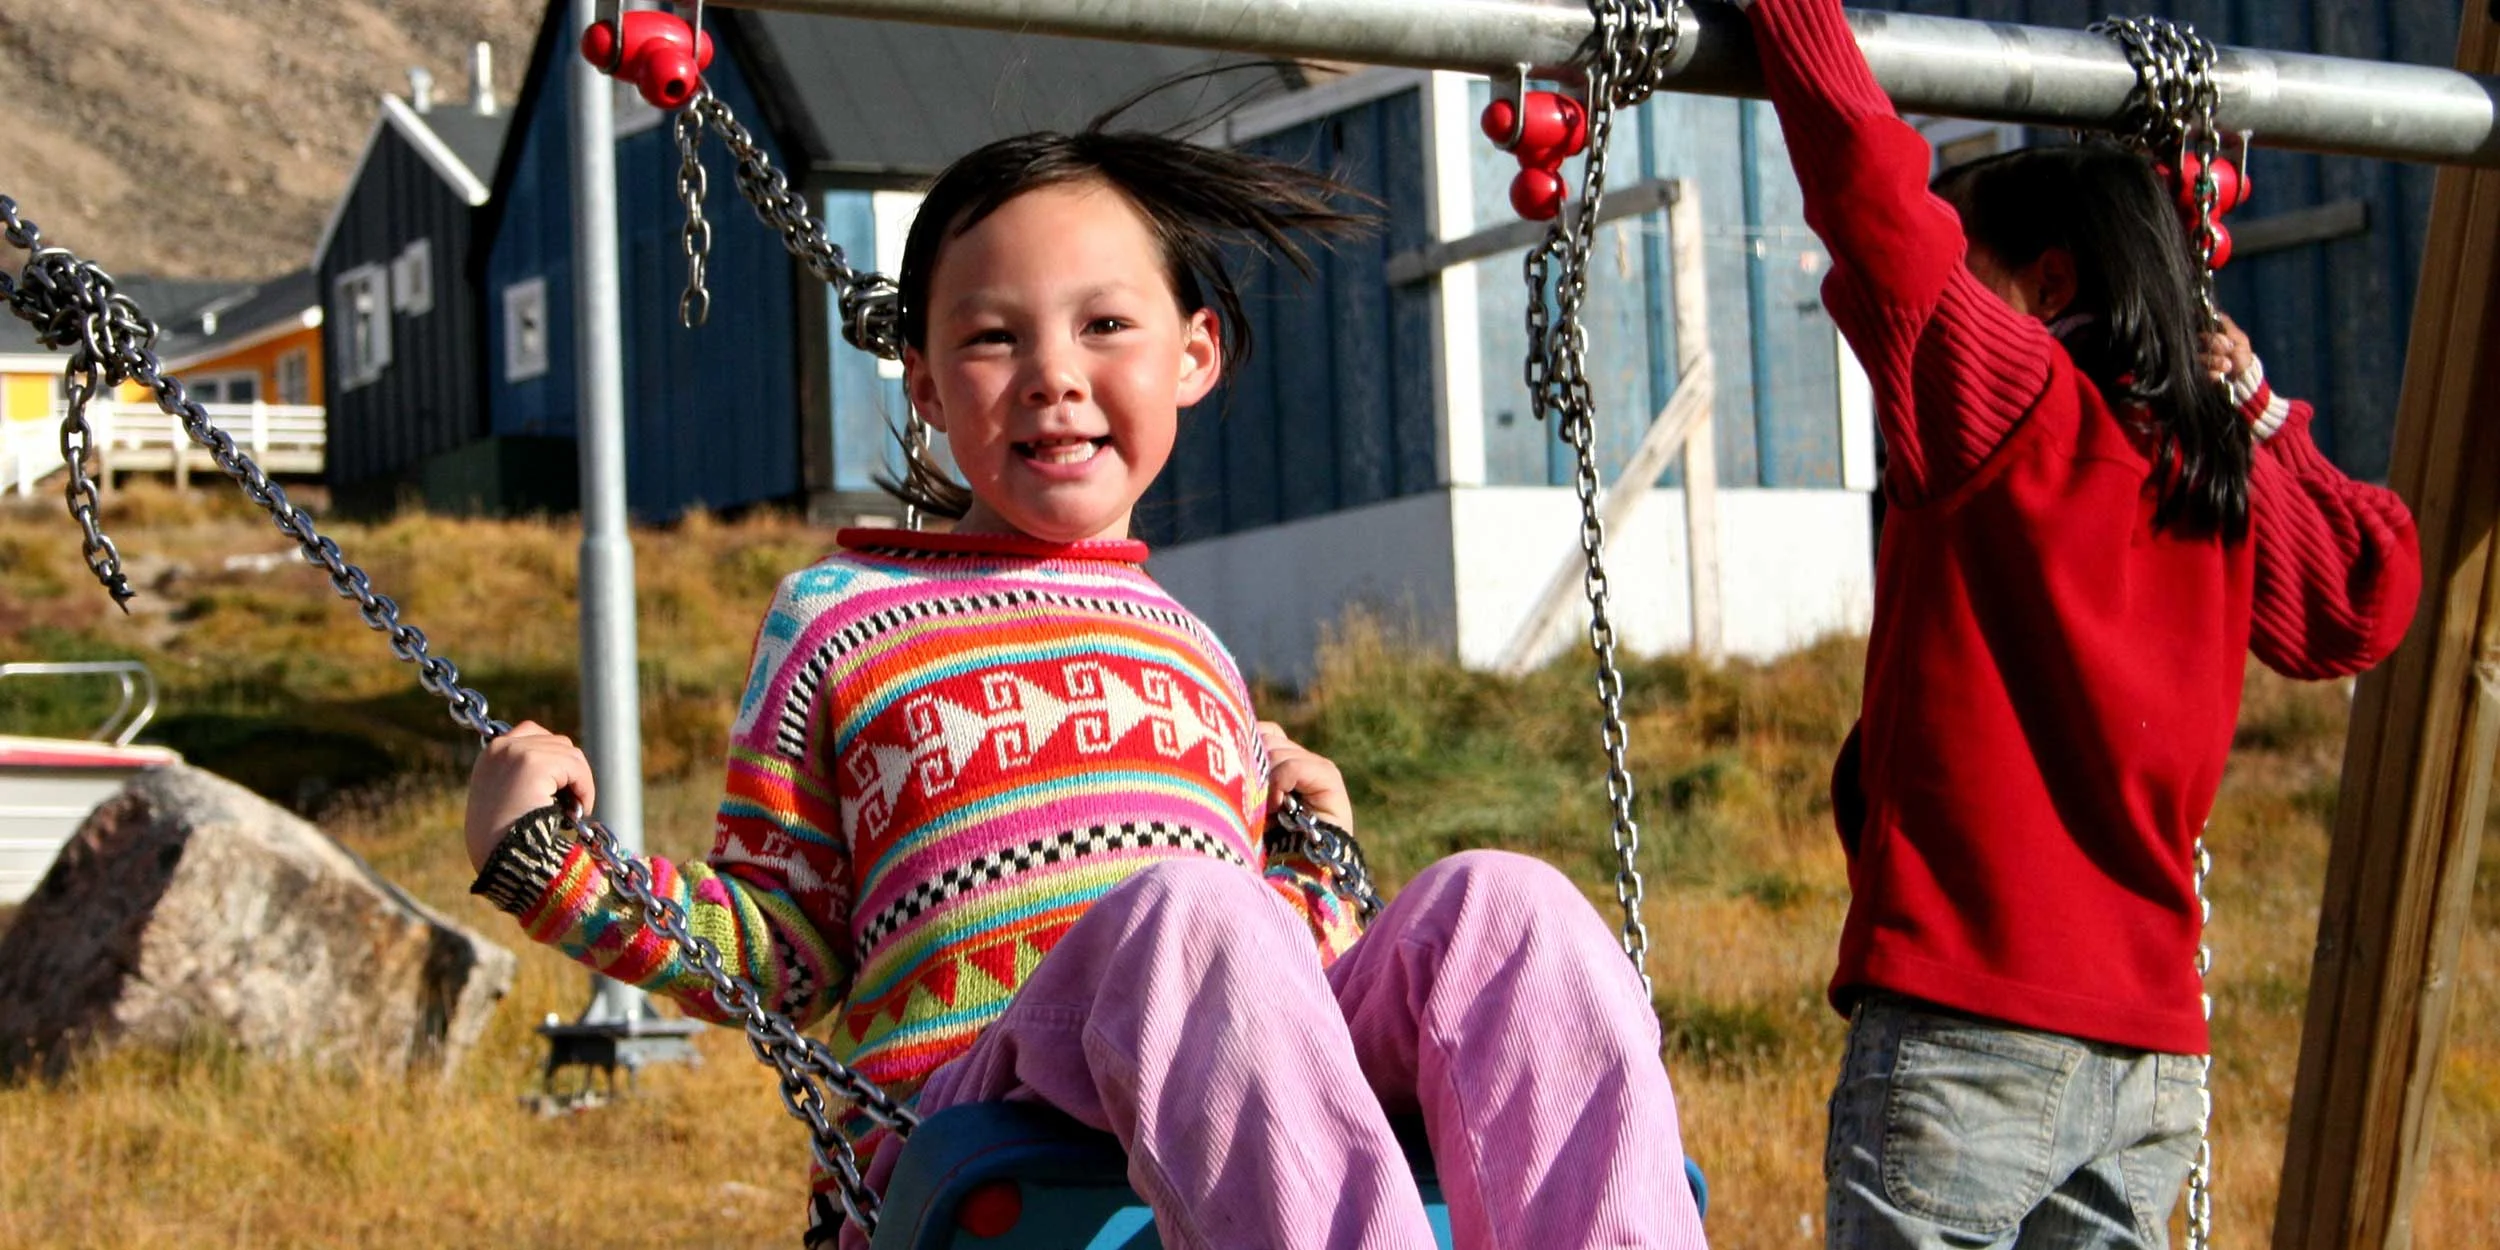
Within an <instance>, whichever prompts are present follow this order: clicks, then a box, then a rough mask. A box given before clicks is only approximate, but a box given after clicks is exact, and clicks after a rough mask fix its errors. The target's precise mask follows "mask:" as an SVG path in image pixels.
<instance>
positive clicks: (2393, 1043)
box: [2225, 4, 2500, 1250]
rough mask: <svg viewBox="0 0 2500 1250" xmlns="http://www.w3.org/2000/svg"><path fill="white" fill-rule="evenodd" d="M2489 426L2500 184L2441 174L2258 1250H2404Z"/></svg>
mask: <svg viewBox="0 0 2500 1250" xmlns="http://www.w3.org/2000/svg"><path fill="white" fill-rule="evenodd" d="M2457 63H2458V65H2459V66H2460V67H2464V68H2470V69H2473V70H2476V71H2479V72H2484V73H2489V72H2492V71H2494V70H2500V23H2495V21H2494V19H2493V15H2492V13H2491V11H2490V8H2489V7H2487V6H2486V5H2483V4H2468V5H2466V6H2465V9H2464V22H2463V29H2462V30H2461V31H2460V34H2459V40H2458V53H2457ZM2496 411H2500V174H2495V173H2490V172H2479V171H2468V170H2444V171H2442V172H2441V173H2440V175H2439V186H2438V192H2437V194H2436V196H2435V198H2434V200H2433V203H2432V210H2431V233H2430V246H2429V248H2428V250H2427V252H2426V254H2425V255H2424V257H2423V269H2422V283H2421V289H2420V296H2419V298H2418V301H2417V303H2416V306H2415V309H2414V319H2413V344H2412V348H2411V352H2410V356H2409V358H2408V360H2407V362H2406V368H2405V386H2404V396H2403V399H2402V401H2401V403H2400V405H2399V409H2398V413H2399V419H2398V423H2397V436H2396V451H2395V461H2394V465H2393V467H2392V469H2391V472H2390V479H2391V483H2392V484H2393V485H2394V486H2395V488H2396V489H2397V490H2398V491H2399V492H2400V493H2401V494H2403V496H2404V497H2405V500H2406V501H2407V502H2408V503H2410V504H2411V505H2412V507H2413V511H2414V516H2415V519H2416V521H2417V522H2418V523H2419V526H2420V530H2421V536H2422V565H2423V588H2422V602H2421V607H2420V609H2419V611H2418V612H2417V613H2416V616H2415V619H2414V626H2413V632H2412V634H2411V635H2410V636H2409V637H2408V638H2407V640H2406V642H2405V645H2404V646H2403V647H2402V648H2401V649H2399V650H2398V651H2397V653H2396V655H2395V656H2394V658H2392V659H2391V660H2390V661H2389V662H2388V663H2386V664H2384V665H2382V666H2380V668H2379V669H2378V670H2377V671H2375V672H2372V673H2370V674H2368V675H2367V676H2365V677H2364V678H2363V679H2362V681H2361V686H2360V691H2359V694H2358V696H2357V697H2356V699H2355V702H2354V707H2353V721H2352V731H2351V735H2350V737H2349V739H2348V740H2347V742H2346V745H2345V752H2344V783H2343V790H2342V794H2341V797H2340V800H2339V802H2338V803H2337V805H2336V818H2335V840H2334V845H2333V849H2332V850H2331V851H2330V852H2329V856H2328V861H2327V884H2326V896H2325V901H2324V905H2323V906H2322V907H2321V908H2320V911H2319V916H2318V945H2317V952H2316V959H2315V964H2314V966H2313V968H2312V970H2311V973H2310V984H2309V1010H2308V1021H2307V1029H2306V1032H2305V1034H2304V1036H2303V1039H2302V1044H2301V1057H2300V1068H2299V1073H2298V1078H2297V1083H2296V1085H2295V1087H2294V1090H2293V1099H2292V1118H2291V1123H2290V1126H2289V1131H2288V1134H2287V1137H2288V1140H2287V1142H2286V1145H2285V1149H2284V1158H2283V1181H2282V1190H2281V1197H2280V1199H2279V1202H2278V1205H2277V1207H2276V1211H2275V1225H2274V1247H2275V1250H2330V1248H2332V1250H2355V1248H2358V1250H2399V1248H2400V1247H2404V1246H2406V1245H2408V1244H2409V1242H2410V1240H2411V1236H2412V1209H2413V1201H2414V1197H2415V1195H2416V1193H2417V1192H2418V1191H2419V1190H2420V1188H2421V1183H2422V1177H2423V1174H2424V1172H2425V1170H2426V1168H2427V1165H2428V1157H2427V1153H2428V1152H2427V1147H2428V1136H2429V1128H2430V1120H2431V1115H2430V1112H2431V1102H2432V1099H2433V1098H2434V1097H2435V1096H2436V1093H2437V1088H2438V1075H2439V1065H2440V1058H2441V1052H2442V1050H2443V1048H2444V1046H2445V1043H2446V1038H2447V1031H2448V1016H2449V1008H2450V1005H2451V1003H2452V1001H2453V999H2454V996H2455V989H2456V964H2457V958H2458V947H2459V944H2460V941H2461V938H2462V935H2463V932H2464V929H2465V926H2466V924H2467V922H2468V919H2469V916H2470V908H2471V904H2472V900H2473V889H2474V866H2475V861H2476V858H2477V857H2478V855H2479V854H2480V852H2481V847H2482V835H2483V821H2484V813H2485V810H2486V804H2487V802H2488V801H2489V797H2490V790H2491V774H2492V761H2493V753H2494V750H2495V748H2500V562H2495V561H2494V560H2493V558H2492V557H2493V545H2494V527H2495V523H2500V421H2494V420H2493V419H2492V414H2493V413H2494V412H2496ZM2225 1096H2226V1097H2227V1096H2228V1094H2227V1091H2226V1093H2225Z"/></svg>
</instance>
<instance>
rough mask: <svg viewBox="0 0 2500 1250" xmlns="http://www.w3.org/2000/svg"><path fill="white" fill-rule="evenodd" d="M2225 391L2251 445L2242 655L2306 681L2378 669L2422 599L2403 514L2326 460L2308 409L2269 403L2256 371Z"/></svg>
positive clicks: (2408, 518)
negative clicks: (2236, 403)
mask: <svg viewBox="0 0 2500 1250" xmlns="http://www.w3.org/2000/svg"><path fill="white" fill-rule="evenodd" d="M2233 394H2234V397H2235V398H2238V399H2239V400H2240V412H2241V415H2242V416H2244V417H2246V418H2247V419H2248V421H2249V423H2250V429H2251V430H2252V431H2253V432H2254V433H2255V435H2256V437H2257V452H2256V457H2255V462H2254V464H2253V465H2252V466H2251V469H2250V473H2249V484H2248V490H2249V541H2250V542H2252V543H2255V544H2256V553H2255V554H2256V562H2257V575H2256V588H2255V601H2256V602H2255V608H2254V617H2255V619H2254V622H2253V626H2252V629H2251V631H2250V635H2249V649H2250V650H2251V651H2253V652H2255V653H2256V656H2257V658H2258V659H2259V660H2260V661H2262V662H2263V663H2264V664H2265V665H2266V667H2268V668H2271V669H2273V670H2275V671H2276V672H2279V673H2282V674H2284V675H2285V676H2287V677H2297V678H2303V679H2309V680H2316V679H2320V678H2327V677H2344V676H2349V675H2351V674H2354V673H2358V672H2361V671H2362V670H2364V669H2367V668H2370V667H2371V666H2373V665H2376V664H2377V663H2378V662H2379V661H2381V660H2383V659H2386V658H2387V655H2388V653H2389V652H2391V651H2394V650H2395V649H2396V645H2397V644H2398V643H2401V642H2403V641H2404V636H2405V630H2406V629H2407V628H2408V627H2409V626H2410V625H2411V624H2412V623H2413V607H2414V602H2415V600H2416V599H2417V598H2418V597H2419V596H2420V595H2421V591H2422V552H2421V547H2420V545H2419V539H2418V537H2417V536H2416V534H2415V532H2414V527H2413V513H2412V512H2411V511H2410V510H2409V509H2407V508H2406V507H2405V504H2404V500H2402V499H2399V498H2397V496H2396V493H2395V492H2394V491H2391V490H2388V489H2386V488H2384V487H2379V486H2370V485H2367V484H2364V483H2361V482H2356V481H2353V480H2352V479H2351V478H2348V477H2346V476H2344V474H2343V472H2342V471H2341V470H2339V469H2337V468H2336V467H2335V466H2334V465H2333V464H2332V463H2330V462H2329V461H2328V460H2327V458H2326V457H2325V456H2324V455H2323V454H2321V453H2320V452H2319V451H2318V445H2317V443H2316V442H2315V441H2313V440H2312V439H2311V438H2310V436H2309V427H2310V424H2311V422H2312V421H2313V420H2314V419H2315V414H2314V413H2313V412H2312V411H2311V409H2310V406H2309V405H2308V404H2307V403H2304V402H2302V401H2299V400H2286V399H2283V398H2281V397H2279V396H2277V395H2276V394H2275V393H2274V391H2273V389H2272V388H2271V387H2269V386H2268V385H2267V384H2266V382H2265V374H2264V370H2263V368H2262V366H2261V367H2259V368H2257V369H2255V370H2252V371H2251V373H2250V375H2249V376H2248V377H2246V378H2244V379H2235V380H2234V382H2233Z"/></svg>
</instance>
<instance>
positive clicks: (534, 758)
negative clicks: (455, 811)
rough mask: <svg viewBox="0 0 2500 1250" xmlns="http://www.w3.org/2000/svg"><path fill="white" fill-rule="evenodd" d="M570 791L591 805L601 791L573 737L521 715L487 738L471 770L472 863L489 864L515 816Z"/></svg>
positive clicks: (585, 807)
mask: <svg viewBox="0 0 2500 1250" xmlns="http://www.w3.org/2000/svg"><path fill="white" fill-rule="evenodd" d="M566 791H570V792H572V795H573V797H574V798H576V799H578V800H580V801H581V805H582V811H583V812H584V813H588V812H589V811H590V805H591V800H593V799H594V798H596V797H598V795H597V792H596V789H595V787H594V786H593V784H592V782H591V777H590V759H589V757H588V756H585V755H583V754H582V749H581V748H580V747H577V746H575V745H573V740H572V739H571V738H567V737H565V736H564V735H562V734H559V733H552V732H550V731H549V730H548V729H547V728H546V727H545V726H543V725H540V724H538V723H537V722H535V721H523V722H521V723H520V724H518V725H515V726H513V727H512V732H510V733H507V734H505V735H504V736H502V737H500V738H497V739H495V740H494V741H493V742H490V743H487V744H486V751H485V753H484V754H482V755H480V756H478V757H477V767H476V768H474V769H472V770H470V772H469V817H468V821H467V836H468V846H469V866H470V867H472V868H476V869H484V868H485V867H486V859H487V857H488V856H490V855H493V854H494V853H495V845H496V844H497V843H499V842H501V841H503V836H504V834H505V833H506V832H507V831H508V830H510V829H511V828H512V826H513V824H514V822H516V821H518V820H520V819H521V818H522V817H523V816H527V815H529V814H530V813H531V812H534V811H537V810H538V809H539V808H542V807H545V806H547V804H549V803H550V802H553V801H555V800H556V797H557V796H558V795H560V794H562V793H564V792H566Z"/></svg>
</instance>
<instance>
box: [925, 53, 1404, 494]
mask: <svg viewBox="0 0 2500 1250" xmlns="http://www.w3.org/2000/svg"><path fill="white" fill-rule="evenodd" d="M1130 103H1134V101H1131V102H1130ZM1127 107H1128V105H1127V104H1123V105H1122V106H1120V107H1119V108H1115V109H1113V110H1112V111H1111V112H1110V113H1106V114H1105V115H1104V116H1102V117H1098V118H1096V119H1095V120H1094V121H1093V122H1092V123H1091V124H1089V125H1088V126H1086V128H1085V129H1083V130H1081V131H1078V132H1077V133H1075V134H1060V133H1055V132H1049V131H1044V132H1039V133H1035V134H1027V135H1018V136H1016V137H1014V138H1010V139H1001V140H998V141H997V142H994V143H991V144H989V145H987V146H985V147H982V148H979V149H977V150H975V151H973V152H971V153H970V154H968V155H966V156H964V157H963V158H962V159H960V160H958V161H956V162H955V163H954V164H953V165H950V166H948V167H947V169H946V172H944V173H942V174H939V175H938V178H937V181H936V182H934V183H932V184H930V187H929V190H928V194H927V197H926V198H925V199H923V200H922V201H921V204H920V211H919V213H918V215H916V216H915V217H913V219H912V223H911V233H910V235H909V236H907V237H906V239H905V241H904V244H903V271H902V274H901V275H900V277H899V278H898V279H897V280H896V284H897V285H898V286H899V287H900V288H901V301H900V305H901V306H900V313H901V322H902V332H903V342H904V343H905V344H906V345H908V346H910V347H913V348H915V349H923V350H925V349H926V347H927V339H928V332H929V307H928V301H929V278H930V275H931V273H932V272H933V271H934V270H935V269H936V268H937V258H938V251H939V249H940V248H942V247H944V246H945V244H946V243H947V242H948V241H949V240H952V239H954V238H956V237H958V236H960V235H962V234H963V233H964V232H965V231H967V230H970V229H972V228H973V227H974V226H976V225H979V224H980V223H981V221H982V219H984V218H986V217H988V216H989V215H990V214H991V213H994V212H996V211H998V209H999V208H1000V207H1001V206H1003V205H1005V204H1006V203H1007V202H1008V201H1009V200H1012V199H1014V198H1016V197H1017V196H1019V195H1023V194H1025V193H1026V192H1028V191H1035V190H1039V189H1041V188H1043V187H1050V186H1060V185H1065V184H1068V183H1079V182H1091V183H1099V184H1101V185H1104V186H1108V187H1110V188H1112V189H1113V190H1116V191H1118V192H1119V193H1120V194H1122V195H1124V196H1126V197H1128V200H1129V202H1130V203H1131V204H1134V205H1136V206H1137V210H1138V212H1139V213H1141V214H1142V215H1144V217H1145V219H1146V222H1147V224H1148V226H1149V227H1150V228H1151V229H1152V230H1153V232H1154V236H1155V240H1156V241H1157V242H1158V243H1159V244H1161V245H1162V248H1163V262H1164V267H1165V269H1166V271H1167V272H1168V274H1169V276H1170V278H1171V282H1172V291H1173V293H1174V294H1175V295H1176V296H1177V297H1178V299H1179V302H1180V308H1181V312H1182V313H1183V314H1184V315H1187V314H1192V313H1196V312H1198V311H1199V310H1201V309H1204V308H1208V307H1210V306H1212V307H1213V308H1214V309H1215V312H1216V323H1217V326H1218V332H1217V342H1218V343H1219V344H1220V345H1221V348H1222V352H1223V366H1224V373H1225V375H1226V376H1230V375H1231V374H1232V371H1233V370H1234V369H1235V368H1236V367H1238V366H1239V365H1240V364H1241V363H1242V362H1243V361H1245V360H1247V359H1249V355H1250V318H1249V316H1248V314H1247V312H1246V311H1245V310H1244V308H1243V307H1242V302H1241V290H1240V288H1239V287H1238V286H1237V285H1235V283H1234V281H1233V275H1232V273H1231V271H1230V270H1229V269H1228V268H1227V267H1226V266H1225V264H1224V254H1223V253H1224V248H1225V246H1226V245H1228V244H1231V245H1241V246H1247V247H1248V248H1250V249H1252V250H1254V251H1256V252H1259V253H1263V254H1265V255H1268V256H1271V257H1276V258H1281V259H1283V260H1284V261H1286V262H1287V263H1289V264H1291V265H1292V266H1293V267H1294V268H1295V269H1296V270H1297V271H1299V272H1300V273H1301V274H1302V276H1303V277H1305V278H1309V277H1311V276H1312V275H1313V274H1314V273H1316V272H1317V271H1316V269H1315V268H1314V267H1313V265H1312V263H1311V257H1310V255H1309V253H1307V252H1306V251H1304V250H1303V247H1302V245H1301V244H1300V243H1299V242H1298V241H1296V239H1295V237H1294V234H1295V232H1296V231H1304V232H1309V233H1313V234H1319V235H1340V234H1348V233H1353V232H1356V231H1359V230H1361V229H1363V228H1365V227H1367V226H1368V225H1369V224H1370V223H1371V220H1372V219H1371V217H1370V216H1369V215H1368V214H1366V213H1364V212H1361V211H1359V210H1348V209H1343V208H1340V207H1338V204H1339V202H1341V201H1349V200H1351V201H1355V202H1358V203H1359V202H1368V201H1367V197H1364V196H1362V195H1361V194H1359V193H1357V192H1355V191H1353V190H1352V189H1351V188H1348V187H1346V186H1345V185H1344V184H1342V183H1339V182H1337V181H1336V180H1335V179H1332V178H1329V177H1326V176H1324V175H1321V174H1318V173H1314V172H1312V171H1311V170H1308V169H1304V168H1302V167H1301V166H1299V165H1293V164H1289V163H1287V162H1284V161H1279V160H1272V159H1269V158H1267V157H1262V156H1254V155H1251V154H1249V153H1246V152H1240V151H1234V150H1230V149H1225V148H1215V147H1206V146H1201V145H1199V144H1197V143H1192V142H1189V141H1187V140H1184V139H1178V138H1172V137H1168V136H1165V135H1162V134H1154V133H1147V132H1142V131H1113V130H1107V129H1105V128H1104V127H1105V125H1106V124H1107V123H1108V122H1109V121H1110V120H1111V119H1112V118H1113V117H1115V116H1116V115H1118V114H1119V113H1120V112H1121V111H1122V110H1124V109H1125V108H1127ZM878 484H879V485H881V486H883V487H885V489H886V490H887V492H888V493H890V494H892V495H894V496H895V497H896V498H899V499H901V500H902V501H903V502H905V503H907V504H910V505H912V506H913V507H916V508H919V509H920V510H921V511H924V512H928V513H932V514H934V515H937V516H944V517H953V518H956V519H961V518H962V517H963V515H964V514H965V513H966V512H967V511H969V510H970V509H971V506H972V492H970V491H969V490H967V489H965V488H964V486H963V484H962V483H960V482H957V481H955V480H954V479H953V478H952V477H950V476H948V475H947V473H946V471H945V470H944V469H943V468H941V467H939V465H938V464H937V462H936V459H935V458H934V456H932V455H930V454H928V453H925V452H924V453H921V454H917V455H911V456H909V457H908V458H907V461H906V463H905V466H904V477H903V480H901V481H899V482H897V481H893V480H891V479H887V478H884V477H880V478H879V479H878Z"/></svg>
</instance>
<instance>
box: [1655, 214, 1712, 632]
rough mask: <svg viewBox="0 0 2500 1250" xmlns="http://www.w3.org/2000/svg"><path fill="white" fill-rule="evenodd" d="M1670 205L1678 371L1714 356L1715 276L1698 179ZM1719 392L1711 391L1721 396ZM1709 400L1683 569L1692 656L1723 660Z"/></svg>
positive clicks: (1694, 466)
mask: <svg viewBox="0 0 2500 1250" xmlns="http://www.w3.org/2000/svg"><path fill="white" fill-rule="evenodd" d="M1684 187H1685V191H1684V194H1682V195H1679V196H1677V197H1675V202H1674V203H1671V204H1669V205H1668V206H1667V240H1668V243H1669V245H1670V246H1671V247H1673V248H1674V249H1675V355H1676V359H1677V360H1678V362H1680V363H1679V364H1678V365H1677V368H1676V372H1677V375H1678V376H1679V377H1681V376H1683V375H1685V374H1686V372H1687V371H1689V370H1692V369H1694V368H1696V367H1706V365H1707V362H1708V361H1709V360H1710V274H1709V272H1708V270H1707V269H1706V268H1705V266H1706V265H1707V264H1708V263H1709V262H1708V257H1707V255H1706V254H1705V251H1704V247H1703V239H1702V234H1701V197H1700V196H1699V195H1696V194H1693V191H1692V184H1690V183H1686V184H1684ZM1715 394H1716V392H1715V391H1713V392H1712V395H1714V396H1715ZM1712 411H1713V409H1712V405H1711V403H1710V402H1709V401H1708V398H1705V400H1704V402H1703V404H1702V409H1701V418H1700V420H1698V421H1696V422H1694V424H1693V432H1692V434H1691V435H1689V436H1687V437H1686V438H1685V440H1684V567H1685V572H1686V575H1687V576H1688V577H1689V578H1690V579H1691V584H1692V609H1693V654H1695V655H1698V656H1700V657H1701V658H1702V659H1704V660H1708V661H1710V662H1712V663H1716V662H1717V661H1718V659H1719V657H1720V656H1721V655H1723V654H1725V652H1726V643H1725V631H1724V629H1723V627H1722V618H1721V615H1720V607H1719V440H1718V438H1717V436H1716V433H1715V431H1716V429H1717V426H1716V423H1715V422H1714V421H1713V420H1712Z"/></svg>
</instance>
